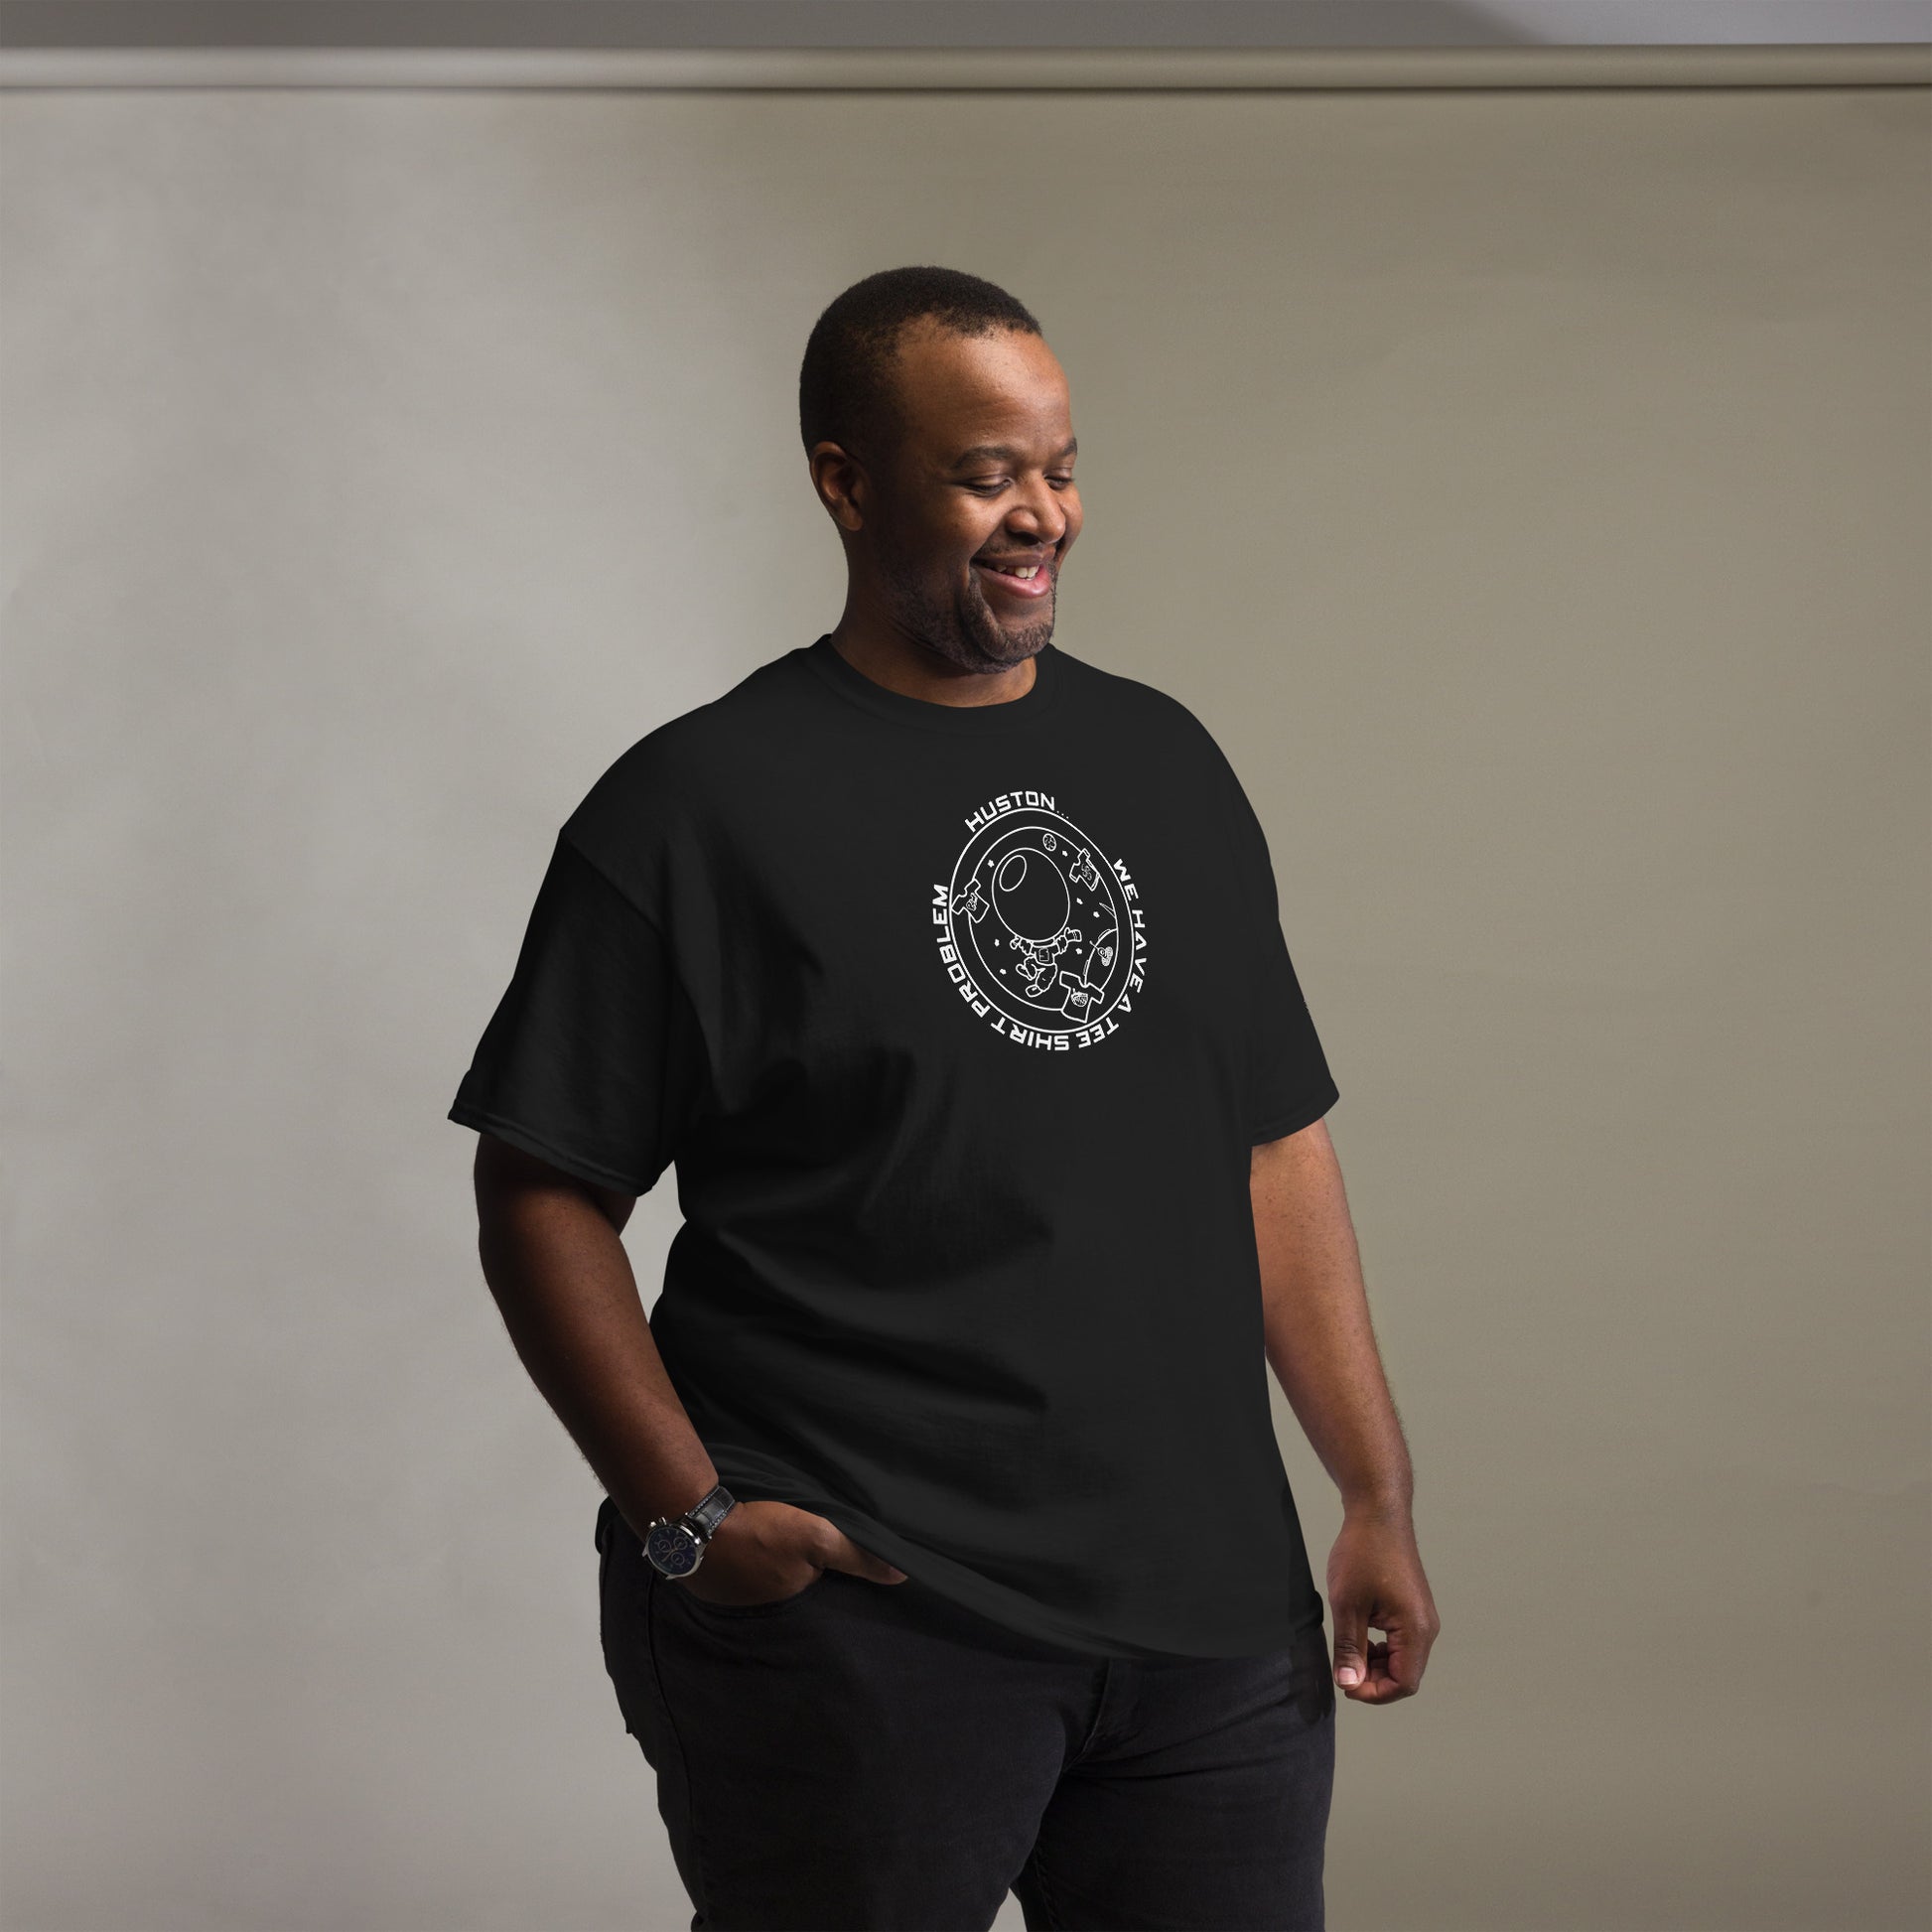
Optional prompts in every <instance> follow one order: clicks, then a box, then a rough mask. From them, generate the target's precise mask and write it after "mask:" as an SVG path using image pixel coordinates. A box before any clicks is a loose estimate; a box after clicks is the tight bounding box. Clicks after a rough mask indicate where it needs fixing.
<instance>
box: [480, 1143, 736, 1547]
mask: <svg viewBox="0 0 1932 1932" xmlns="http://www.w3.org/2000/svg"><path fill="white" fill-rule="evenodd" d="M505 1165H507V1164H505ZM479 1208H480V1213H479V1228H478V1251H479V1255H480V1258H481V1260H482V1263H483V1277H484V1279H485V1280H486V1281H487V1283H488V1284H489V1290H490V1293H491V1294H492V1295H493V1296H494V1297H495V1300H496V1306H497V1308H498V1310H499V1311H501V1313H502V1317H503V1323H504V1326H505V1327H506V1328H507V1329H508V1331H509V1336H510V1340H511V1343H512V1344H513V1346H514V1347H515V1349H516V1353H517V1356H518V1358H519V1359H520V1360H521V1361H522V1363H523V1366H524V1368H525V1369H526V1370H528V1372H529V1375H530V1379H531V1380H532V1381H533V1382H534V1383H535V1384H536V1386H537V1388H538V1390H539V1391H540V1392H541V1393H542V1395H543V1397H544V1400H545V1401H547V1402H548V1403H549V1405H550V1407H551V1408H552V1410H554V1411H555V1413H556V1416H557V1419H558V1421H560V1422H561V1423H562V1424H563V1426H564V1428H565V1429H566V1430H567V1431H568V1432H569V1434H570V1437H571V1439H572V1440H573V1441H574V1442H575V1443H576V1445H577V1447H578V1449H580V1450H582V1452H583V1454H584V1458H585V1460H586V1461H588V1462H589V1463H590V1465H591V1467H592V1468H593V1469H594V1470H595V1471H596V1472H597V1475H598V1477H599V1479H600V1480H601V1481H602V1482H603V1484H604V1486H605V1488H606V1490H608V1491H609V1493H610V1495H611V1498H612V1500H613V1501H614V1502H615V1503H616V1504H617V1506H618V1508H619V1509H620V1510H621V1511H622V1512H623V1515H624V1517H625V1519H626V1520H627V1521H628V1522H629V1524H630V1525H631V1527H632V1528H633V1529H635V1530H637V1531H638V1532H639V1533H641V1532H642V1531H643V1530H644V1529H645V1528H647V1527H648V1525H649V1524H650V1522H651V1520H652V1519H653V1518H654V1517H657V1516H660V1515H676V1514H677V1513H678V1512H679V1511H680V1510H683V1509H688V1508H689V1507H690V1506H691V1505H692V1504H693V1503H695V1502H696V1501H697V1500H698V1499H699V1498H700V1497H701V1496H703V1495H704V1494H705V1493H706V1492H707V1491H708V1490H709V1489H710V1488H711V1487H712V1485H713V1484H714V1483H716V1482H717V1480H718V1472H717V1469H716V1468H715V1467H714V1465H713V1463H712V1460H711V1457H710V1455H709V1453H708V1452H707V1451H706V1449H705V1447H704V1444H703V1442H702V1441H701V1440H700V1439H699V1437H698V1434H697V1431H696V1430H695V1429H694V1428H693V1427H692V1424H691V1420H690V1418H689V1416H687V1415H686V1414H685V1410H684V1405H683V1403H682V1402H680V1401H679V1400H678V1396H677V1391H676V1390H675V1389H674V1388H673V1387H672V1385H671V1380H670V1377H669V1375H668V1374H667V1373H666V1371H665V1368H664V1364H663V1360H662V1358H661V1357H660V1356H659V1355H658V1352H657V1344H656V1341H655V1340H654V1339H653V1338H652V1335H651V1332H650V1324H649V1322H648V1321H647V1320H646V1319H645V1316H644V1310H643V1304H642V1302H641V1300H640V1299H639V1297H638V1294H637V1283H636V1278H635V1276H634V1275H633V1274H632V1272H631V1267H630V1258H629V1256H628V1254H626V1253H625V1251H624V1246H623V1242H622V1240H621V1236H620V1232H619V1228H618V1227H617V1226H616V1225H614V1224H613V1222H612V1220H611V1218H610V1216H609V1215H608V1214H607V1213H606V1212H605V1210H604V1209H603V1208H601V1207H600V1206H599V1205H598V1203H597V1201H596V1200H595V1199H594V1198H593V1197H592V1196H591V1195H590V1194H589V1193H587V1192H584V1191H581V1190H579V1189H577V1188H575V1187H572V1186H570V1185H568V1184H566V1183H565V1182H564V1181H562V1179H561V1178H558V1179H554V1180H549V1179H543V1178H537V1177H532V1175H531V1173H529V1171H528V1170H527V1169H525V1170H519V1171H518V1173H517V1175H516V1178H515V1179H514V1181H510V1180H505V1179H501V1178H499V1179H498V1180H497V1181H496V1183H495V1184H493V1185H491V1186H489V1187H487V1188H486V1189H485V1188H484V1187H483V1185H482V1184H480V1186H479Z"/></svg>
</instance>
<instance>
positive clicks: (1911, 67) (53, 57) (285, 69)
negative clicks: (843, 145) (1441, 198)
mask: <svg viewBox="0 0 1932 1932" xmlns="http://www.w3.org/2000/svg"><path fill="white" fill-rule="evenodd" d="M1924 86H1932V46H1927V45H1925V44H1923V43H1919V42H1876V43H1863V44H1853V45H1843V44H1841V45H1825V44H1821V43H1807V44H1800V45H1792V44H1780V45H1775V46H1771V45H1763V46H1716V45H1698V46H1683V45H1676V44H1667V45H1655V46H1641V47H1633V46H1609V47H1548V46H1544V47H1482V48H1460V47H1458V48H1353V47H1346V48H1331V47H1322V48H1242V49H1225V48H1172V47H1163V48H1070V47H1053V48H1029V49H1027V50H1026V52H1025V55H1024V58H1022V59H1019V60H1016V58H1015V56H1014V55H1013V54H1012V53H1010V52H1001V51H994V50H984V49H979V48H920V49H904V48H756V49H754V48H624V49H582V50H573V49H540V48H481V49H462V48H240V47H201V48H112V49H109V48H101V49H92V48H89V49H79V48H19V47H16V48H8V49H5V50H0V89H7V90H12V91H22V90H28V89H42V88H68V89H79V90H86V91H91V90H94V89H99V88H126V87H135V88H175V87H197V88H261V87H294V88H340V87H347V88H382V87H404V88H409V87H414V88H425V89H436V90H442V89H466V88H486V89H499V88H503V89H508V88H556V89H615V90H620V91H638V92H656V91H673V92H681V91H685V90H692V89H696V90H704V89H753V90H759V91H765V90H771V91H788V90H804V91H808V92H822V91H845V90H857V91H867V92H869V91H874V90H883V91H891V92H924V91H933V90H939V91H955V90H968V91H996V92H1003V93H1013V92H1023V91H1027V92H1031V91H1040V90H1045V91H1053V90H1076V89H1077V90H1086V89H1100V90H1108V91H1116V92H1118V91H1141V90H1149V91H1158V92H1193V91H1203V90H1204V91H1213V92H1233V91H1238V92H1248V91H1263V92H1267V91H1296V90H1301V89H1345V88H1355V89H1371V90H1377V89H1383V88H1458V87H1924Z"/></svg>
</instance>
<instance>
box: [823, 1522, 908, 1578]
mask: <svg viewBox="0 0 1932 1932" xmlns="http://www.w3.org/2000/svg"><path fill="white" fill-rule="evenodd" d="M825 1565H826V1568H827V1569H829V1570H849V1571H851V1572H852V1574H853V1575H854V1576H855V1577H868V1578H870V1579H871V1580H872V1581H873V1582H874V1583H875V1584H902V1583H904V1581H905V1572H904V1571H902V1570H901V1569H899V1567H898V1566H897V1564H893V1563H888V1562H887V1561H886V1559H885V1558H884V1557H876V1556H874V1555H873V1553H872V1552H871V1551H870V1550H862V1549H860V1547H859V1546H858V1544H856V1543H854V1542H853V1540H852V1539H851V1538H850V1537H849V1536H847V1535H846V1533H845V1532H844V1531H843V1530H841V1531H840V1532H839V1540H838V1542H837V1544H836V1545H835V1546H834V1547H833V1549H832V1550H831V1552H830V1553H829V1554H828V1555H827V1557H826V1559H825Z"/></svg>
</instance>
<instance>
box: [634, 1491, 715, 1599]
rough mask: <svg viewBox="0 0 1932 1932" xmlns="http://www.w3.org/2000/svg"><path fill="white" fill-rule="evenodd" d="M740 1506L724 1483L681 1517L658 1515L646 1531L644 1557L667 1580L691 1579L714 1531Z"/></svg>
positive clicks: (694, 1504) (702, 1558)
mask: <svg viewBox="0 0 1932 1932" xmlns="http://www.w3.org/2000/svg"><path fill="white" fill-rule="evenodd" d="M737 1507H738V1498H737V1497H736V1496H734V1495H733V1494H732V1492H731V1491H730V1490H729V1489H727V1488H726V1487H725V1485H724V1484H723V1483H722V1482H721V1483H720V1484H719V1485H718V1486H717V1488H715V1489H714V1490H712V1492H711V1493H710V1494H709V1495H708V1496H705V1497H703V1498H702V1499H701V1500H700V1501H698V1502H695V1503H693V1504H692V1505H691V1507H690V1508H689V1509H687V1510H686V1511H685V1512H684V1514H683V1515H682V1516H658V1517H654V1518H653V1519H652V1521H651V1525H650V1528H649V1529H648V1530H646V1531H645V1532H644V1555H645V1556H647V1557H648V1558H649V1559H650V1563H651V1568H652V1569H653V1570H655V1571H657V1572H658V1574H659V1575H660V1576H664V1577H688V1576H690V1574H691V1573H692V1571H694V1570H695V1569H697V1567H698V1565H699V1564H701V1563H702V1562H703V1561H704V1550H705V1545H706V1544H707V1543H709V1542H710V1541H711V1537H712V1532H713V1531H714V1530H716V1529H717V1527H718V1525H719V1524H720V1523H722V1522H723V1521H724V1520H725V1518H726V1517H727V1516H728V1515H729V1514H730V1513H731V1512H732V1511H733V1510H734V1509H736V1508H737Z"/></svg>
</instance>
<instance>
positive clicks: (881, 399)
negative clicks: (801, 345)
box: [798, 266, 1040, 463]
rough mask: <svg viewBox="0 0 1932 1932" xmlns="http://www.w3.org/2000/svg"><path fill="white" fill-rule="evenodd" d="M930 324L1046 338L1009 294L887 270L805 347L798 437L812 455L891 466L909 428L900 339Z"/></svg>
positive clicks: (829, 313) (956, 275)
mask: <svg viewBox="0 0 1932 1932" xmlns="http://www.w3.org/2000/svg"><path fill="white" fill-rule="evenodd" d="M927 317H930V318H931V319H932V320H933V321H934V322H936V323H938V324H939V326H940V327H941V328H943V329H946V330H948V331H950V332H951V333H952V334H953V335H956V336H990V335H992V334H993V333H994V331H996V330H1001V329H1012V330H1018V331H1020V332H1022V333H1023V334H1026V335H1029V336H1037V335H1038V334H1039V333H1040V327H1039V324H1038V322H1037V321H1035V318H1034V316H1033V315H1032V313H1031V312H1030V311H1029V310H1028V309H1027V308H1026V307H1025V306H1024V305H1023V304H1022V303H1020V302H1019V301H1017V300H1016V299H1015V298H1014V297H1013V296H1011V295H1009V294H1008V293H1007V292H1006V290H1005V289H1003V288H1001V287H1000V286H999V285H998V284H997V283H994V282H988V281H985V280H982V278H981V277H979V276H977V275H968V274H966V273H964V272H963V271H962V270H960V269H957V268H934V267H931V266H919V267H912V268H882V269H881V270H880V271H879V273H878V274H876V275H868V276H867V277H866V278H865V280H864V281H862V282H854V283H853V285H852V286H851V287H850V288H849V289H847V290H846V291H845V293H844V294H843V295H840V296H837V297H835V298H834V300H833V301H832V302H831V303H830V304H829V305H828V306H827V308H826V310H825V312H824V314H823V315H821V316H820V317H819V319H818V321H817V322H816V323H814V324H813V325H812V333H811V338H810V340H809V341H808V342H807V343H806V344H805V359H804V362H803V364H802V365H801V366H800V368H799V371H798V434H799V436H800V438H801V439H802V440H803V442H804V445H805V452H806V454H807V455H810V453H811V451H812V450H813V448H814V447H815V446H816V445H818V444H820V443H836V444H837V445H838V446H839V447H840V448H841V449H842V450H845V451H847V452H848V453H850V454H851V455H854V456H857V457H859V458H860V460H861V461H862V462H863V461H870V462H874V463H877V462H882V461H884V460H885V458H886V454H887V452H889V451H890V450H892V449H893V448H895V447H896V446H897V442H898V440H899V438H900V436H901V435H902V434H903V432H904V427H905V423H904V418H903V417H902V416H901V414H900V413H899V409H898V406H897V393H896V391H895V389H894V384H893V365H894V360H895V358H896V356H897V352H898V340H899V336H900V334H901V332H902V331H903V330H905V329H906V328H907V327H908V326H909V325H910V324H912V323H915V322H918V321H920V320H922V319H924V318H927Z"/></svg>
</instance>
